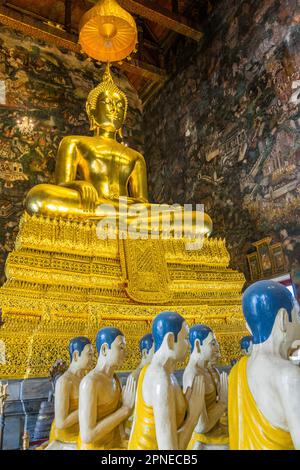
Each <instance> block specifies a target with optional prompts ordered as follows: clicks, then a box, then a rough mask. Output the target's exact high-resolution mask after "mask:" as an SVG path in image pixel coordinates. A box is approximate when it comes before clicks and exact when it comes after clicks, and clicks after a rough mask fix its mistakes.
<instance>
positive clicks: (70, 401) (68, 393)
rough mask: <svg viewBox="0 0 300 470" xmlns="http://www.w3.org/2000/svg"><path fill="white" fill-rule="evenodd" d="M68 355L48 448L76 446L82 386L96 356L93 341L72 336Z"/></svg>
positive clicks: (55, 406)
mask: <svg viewBox="0 0 300 470" xmlns="http://www.w3.org/2000/svg"><path fill="white" fill-rule="evenodd" d="M69 354H70V366H69V368H68V369H67V370H66V372H65V373H64V374H63V375H62V376H61V377H59V379H58V380H57V382H56V385H55V402H54V409H55V419H54V421H53V423H52V426H51V431H50V437H49V445H48V447H46V450H75V449H76V444H77V439H78V434H79V418H78V399H79V386H80V382H81V380H82V378H83V377H84V375H85V374H86V372H87V370H88V369H89V368H90V367H91V365H92V359H93V347H92V345H91V342H90V340H89V339H88V338H86V337H85V336H78V337H76V338H73V339H71V341H70V343H69Z"/></svg>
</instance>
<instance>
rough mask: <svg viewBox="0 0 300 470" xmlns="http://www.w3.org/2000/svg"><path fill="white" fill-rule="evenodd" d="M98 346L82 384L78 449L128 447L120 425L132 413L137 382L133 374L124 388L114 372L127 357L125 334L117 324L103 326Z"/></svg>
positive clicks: (97, 342)
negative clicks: (92, 365)
mask: <svg viewBox="0 0 300 470" xmlns="http://www.w3.org/2000/svg"><path fill="white" fill-rule="evenodd" d="M96 347H97V351H98V354H99V357H98V362H97V365H96V367H95V368H94V369H93V370H92V371H91V372H89V373H88V374H87V375H86V376H85V378H84V379H83V381H82V382H81V384H80V390H79V426H80V434H79V440H78V449H80V450H112V449H122V448H123V449H124V448H125V449H126V448H127V442H124V441H123V442H122V432H121V429H120V425H121V424H123V423H124V422H125V421H126V420H127V419H128V418H129V416H130V415H131V414H132V411H133V407H134V399H135V391H136V386H135V380H134V379H133V377H132V376H131V375H130V376H129V377H128V379H127V382H126V385H125V387H124V389H123V390H122V387H121V383H120V381H119V379H118V377H117V376H116V374H115V371H116V370H117V369H118V368H119V367H120V366H121V365H122V363H123V361H124V359H125V349H126V343H125V338H124V335H123V333H122V332H121V331H120V330H118V329H117V328H112V327H108V328H102V329H101V330H99V332H98V334H97V338H96Z"/></svg>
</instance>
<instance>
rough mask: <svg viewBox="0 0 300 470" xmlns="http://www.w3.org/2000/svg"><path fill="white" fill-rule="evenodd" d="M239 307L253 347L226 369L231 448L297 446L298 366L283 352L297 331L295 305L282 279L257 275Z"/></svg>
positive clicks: (299, 436)
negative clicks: (280, 281) (278, 281)
mask: <svg viewBox="0 0 300 470" xmlns="http://www.w3.org/2000/svg"><path fill="white" fill-rule="evenodd" d="M243 312H244V316H245V319H246V322H247V328H248V330H249V332H250V333H251V334H252V336H253V350H252V353H251V356H246V357H243V358H242V359H241V360H240V361H239V362H238V363H237V364H236V365H235V366H234V367H233V368H232V370H231V372H230V375H229V387H228V392H229V403H228V419H229V439H230V449H231V450H290V449H298V450H299V449H300V426H299V423H300V407H299V390H300V369H299V368H298V367H295V365H294V364H292V363H291V362H290V361H289V360H288V358H287V357H286V353H285V350H286V347H288V348H290V346H291V344H292V343H293V341H294V340H295V334H296V333H297V332H298V333H299V325H300V319H299V306H298V305H297V304H296V303H294V299H293V296H292V294H291V293H290V291H289V290H288V289H287V288H286V287H284V286H283V285H281V284H279V283H277V282H274V281H270V280H268V281H258V282H256V283H254V284H252V285H251V286H250V287H248V288H247V289H246V290H245V292H244V295H243Z"/></svg>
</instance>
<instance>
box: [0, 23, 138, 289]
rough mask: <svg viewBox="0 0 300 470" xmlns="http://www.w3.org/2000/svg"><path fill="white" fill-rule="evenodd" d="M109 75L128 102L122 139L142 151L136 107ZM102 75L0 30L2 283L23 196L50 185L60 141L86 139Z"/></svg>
mask: <svg viewBox="0 0 300 470" xmlns="http://www.w3.org/2000/svg"><path fill="white" fill-rule="evenodd" d="M114 72H115V77H116V82H117V83H118V84H119V85H120V86H121V87H122V89H123V90H124V91H125V92H126V93H127V96H128V99H129V112H128V117H127V127H125V129H124V136H125V139H126V140H127V141H128V143H129V145H130V146H132V147H134V148H136V149H137V150H140V151H141V150H142V149H143V137H142V131H141V120H142V110H141V103H140V101H139V99H138V97H137V95H136V92H135V91H134V90H133V88H132V87H131V86H130V85H129V83H128V81H127V80H126V79H125V77H124V76H123V75H120V74H119V72H118V71H117V70H115V71H114ZM101 76H102V69H101V67H100V66H97V64H94V63H92V62H91V61H90V60H89V59H87V58H86V57H84V56H81V55H79V54H74V53H70V52H67V51H64V50H58V49H57V48H55V47H54V46H50V45H48V44H45V43H43V42H41V41H36V40H34V39H32V38H29V37H27V36H24V35H23V34H21V33H19V32H14V31H11V30H8V29H7V28H5V27H3V26H1V25H0V282H1V283H3V281H4V263H5V259H6V257H7V253H8V252H9V251H11V250H12V248H13V246H14V240H15V236H16V233H17V231H18V223H19V219H20V216H21V214H22V212H23V200H24V197H25V194H26V193H27V191H28V190H29V189H30V188H31V187H32V186H34V185H36V184H39V183H44V182H52V181H53V175H54V167H55V158H56V152H57V148H58V145H59V142H60V140H61V139H62V137H63V136H65V135H69V134H90V131H89V125H88V120H87V116H86V113H85V100H86V97H87V94H88V92H89V91H90V90H91V89H92V88H93V87H94V86H95V85H96V84H97V83H98V82H99V81H100V79H101ZM29 120H32V125H33V129H32V130H30V129H29V127H30V126H28V124H30V123H29ZM18 121H19V123H20V124H18Z"/></svg>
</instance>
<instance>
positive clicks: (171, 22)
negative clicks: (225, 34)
mask: <svg viewBox="0 0 300 470" xmlns="http://www.w3.org/2000/svg"><path fill="white" fill-rule="evenodd" d="M89 1H90V3H93V4H95V3H97V1H98V0H89ZM118 3H119V4H120V5H121V6H122V7H123V8H125V9H126V10H128V11H130V13H133V14H135V15H138V16H142V17H143V18H147V19H148V20H150V21H153V23H158V24H160V25H161V26H164V27H165V28H167V29H171V30H173V31H175V32H176V33H179V34H182V35H184V36H187V37H190V38H192V39H195V41H200V39H201V38H202V37H203V31H201V28H200V26H199V25H197V24H194V23H193V22H192V21H190V20H189V19H188V18H186V17H184V16H182V15H180V14H179V13H175V12H172V11H170V10H168V9H167V8H164V7H162V6H160V5H158V4H157V3H156V2H155V1H154V0H118Z"/></svg>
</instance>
